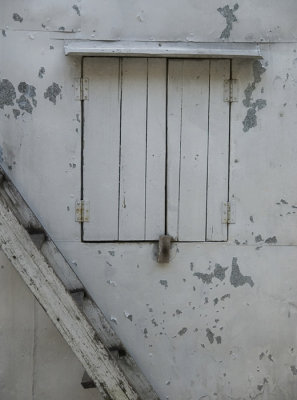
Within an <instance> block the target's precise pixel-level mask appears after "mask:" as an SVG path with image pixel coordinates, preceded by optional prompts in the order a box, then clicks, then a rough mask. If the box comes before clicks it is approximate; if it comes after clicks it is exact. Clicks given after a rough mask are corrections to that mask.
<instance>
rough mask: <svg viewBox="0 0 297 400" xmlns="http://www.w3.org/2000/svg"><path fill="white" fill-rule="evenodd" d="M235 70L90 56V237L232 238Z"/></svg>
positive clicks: (86, 192) (86, 182) (86, 186)
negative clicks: (228, 211)
mask: <svg viewBox="0 0 297 400" xmlns="http://www.w3.org/2000/svg"><path fill="white" fill-rule="evenodd" d="M229 75H230V61H228V60H182V59H178V60H169V61H168V67H167V61H166V60H165V59H158V58H151V59H147V58H123V59H120V58H116V57H111V58H86V59H85V60H84V76H86V77H88V78H89V100H86V101H84V164H83V196H84V199H87V200H90V222H88V223H85V224H84V240H89V241H114V240H120V241H134V240H135V241H144V240H157V239H158V238H159V235H162V234H164V233H168V234H170V235H172V236H173V238H174V239H175V240H179V241H205V240H213V241H220V240H226V239H227V226H226V225H224V224H222V222H221V206H222V203H223V202H226V201H227V200H228V154H229V149H228V146H229V104H228V103H224V101H223V87H224V80H225V79H229ZM166 128H167V129H166ZM166 131H167V132H166ZM166 171H167V174H166ZM165 175H166V176H165ZM165 221H167V223H166V225H167V226H165Z"/></svg>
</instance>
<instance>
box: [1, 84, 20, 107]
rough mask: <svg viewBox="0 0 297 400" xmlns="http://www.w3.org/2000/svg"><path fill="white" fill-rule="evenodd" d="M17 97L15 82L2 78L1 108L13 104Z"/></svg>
mask: <svg viewBox="0 0 297 400" xmlns="http://www.w3.org/2000/svg"><path fill="white" fill-rule="evenodd" d="M15 98H16V91H15V88H14V86H13V84H12V83H11V82H10V81H9V80H8V79H2V80H0V108H2V110H3V108H4V106H13V105H14V102H13V101H14V99H15Z"/></svg>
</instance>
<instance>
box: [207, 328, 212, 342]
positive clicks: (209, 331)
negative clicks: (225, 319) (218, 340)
mask: <svg viewBox="0 0 297 400" xmlns="http://www.w3.org/2000/svg"><path fill="white" fill-rule="evenodd" d="M206 337H207V339H208V340H209V343H210V344H213V342H214V333H212V331H211V330H210V329H209V328H207V329H206Z"/></svg>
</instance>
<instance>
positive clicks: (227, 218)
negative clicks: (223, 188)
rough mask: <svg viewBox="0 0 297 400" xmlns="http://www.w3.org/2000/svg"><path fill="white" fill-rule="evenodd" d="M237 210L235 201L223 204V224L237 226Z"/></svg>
mask: <svg viewBox="0 0 297 400" xmlns="http://www.w3.org/2000/svg"><path fill="white" fill-rule="evenodd" d="M235 211H236V208H235V202H234V201H231V202H230V201H225V202H224V203H222V224H235V220H236V213H235Z"/></svg>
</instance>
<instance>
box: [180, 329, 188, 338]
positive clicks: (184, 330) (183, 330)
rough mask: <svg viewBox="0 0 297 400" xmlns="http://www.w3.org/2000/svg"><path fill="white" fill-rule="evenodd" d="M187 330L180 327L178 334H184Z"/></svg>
mask: <svg viewBox="0 0 297 400" xmlns="http://www.w3.org/2000/svg"><path fill="white" fill-rule="evenodd" d="M187 330H188V328H182V329H181V330H180V331H179V332H178V334H179V336H182V335H184V334H185V333H186V332H187Z"/></svg>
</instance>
